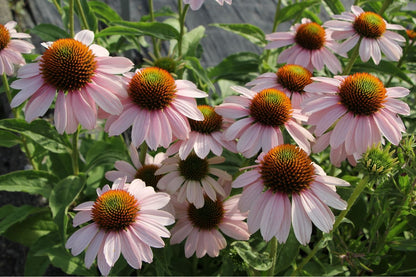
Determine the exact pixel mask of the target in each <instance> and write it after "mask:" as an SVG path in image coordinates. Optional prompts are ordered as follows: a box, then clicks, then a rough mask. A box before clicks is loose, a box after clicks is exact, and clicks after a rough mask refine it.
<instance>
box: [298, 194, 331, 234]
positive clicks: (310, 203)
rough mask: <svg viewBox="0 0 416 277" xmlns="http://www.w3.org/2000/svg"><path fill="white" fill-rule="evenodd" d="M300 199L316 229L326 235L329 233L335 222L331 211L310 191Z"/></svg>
mask: <svg viewBox="0 0 416 277" xmlns="http://www.w3.org/2000/svg"><path fill="white" fill-rule="evenodd" d="M300 199H301V203H302V206H303V208H304V209H305V212H306V213H307V214H308V216H309V218H310V219H311V220H312V222H313V223H314V224H315V225H316V227H318V228H319V229H320V230H322V231H323V232H325V233H329V232H330V231H331V229H332V225H333V224H334V221H335V218H334V215H333V214H332V212H331V210H329V208H328V207H327V206H326V205H325V204H323V203H322V202H321V200H319V199H318V198H317V197H316V196H315V195H314V194H313V193H311V192H310V191H309V190H304V191H303V192H302V193H300Z"/></svg>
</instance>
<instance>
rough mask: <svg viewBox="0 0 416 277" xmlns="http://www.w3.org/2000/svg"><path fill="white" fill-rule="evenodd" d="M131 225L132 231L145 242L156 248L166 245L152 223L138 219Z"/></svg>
mask: <svg viewBox="0 0 416 277" xmlns="http://www.w3.org/2000/svg"><path fill="white" fill-rule="evenodd" d="M131 227H132V228H130V231H132V232H134V234H135V235H136V236H137V237H138V238H139V239H140V240H141V241H143V242H144V243H145V244H147V245H149V246H151V247H155V248H161V247H163V246H165V243H164V241H163V239H162V238H161V237H160V236H159V235H158V233H157V229H154V228H152V227H153V226H152V225H150V224H146V223H144V222H141V221H138V222H135V223H134V224H132V225H131Z"/></svg>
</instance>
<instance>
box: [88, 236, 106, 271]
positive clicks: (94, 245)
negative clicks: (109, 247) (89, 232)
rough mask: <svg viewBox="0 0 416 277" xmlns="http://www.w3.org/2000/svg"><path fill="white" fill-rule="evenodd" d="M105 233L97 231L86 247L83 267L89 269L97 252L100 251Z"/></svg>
mask: <svg viewBox="0 0 416 277" xmlns="http://www.w3.org/2000/svg"><path fill="white" fill-rule="evenodd" d="M105 235H106V233H105V232H104V231H98V232H97V234H96V235H95V237H94V238H93V239H92V240H91V242H90V244H89V245H88V248H87V251H86V252H85V267H86V268H90V267H91V265H92V263H93V262H94V260H95V257H97V254H98V250H100V248H101V245H102V243H103V241H104V237H105Z"/></svg>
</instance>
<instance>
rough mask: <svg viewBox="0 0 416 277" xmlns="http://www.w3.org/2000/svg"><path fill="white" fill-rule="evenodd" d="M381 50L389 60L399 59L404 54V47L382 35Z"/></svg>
mask: <svg viewBox="0 0 416 277" xmlns="http://www.w3.org/2000/svg"><path fill="white" fill-rule="evenodd" d="M377 41H378V43H379V46H380V49H381V51H382V52H383V53H384V55H386V57H387V58H388V59H389V60H392V61H398V60H399V59H400V57H401V56H402V48H401V47H400V46H398V45H397V44H396V43H394V42H393V41H390V40H389V39H387V38H385V37H383V36H381V37H380V38H379V39H378V40H377Z"/></svg>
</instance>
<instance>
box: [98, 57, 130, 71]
mask: <svg viewBox="0 0 416 277" xmlns="http://www.w3.org/2000/svg"><path fill="white" fill-rule="evenodd" d="M96 60H97V71H99V72H104V73H109V74H123V73H125V72H127V71H129V70H130V69H132V68H133V63H132V61H130V60H129V59H128V58H125V57H99V58H96Z"/></svg>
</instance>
